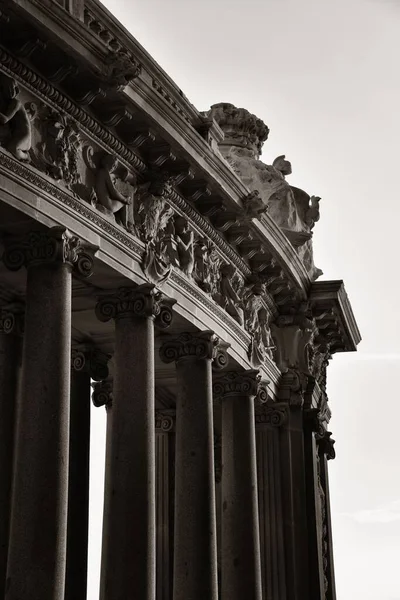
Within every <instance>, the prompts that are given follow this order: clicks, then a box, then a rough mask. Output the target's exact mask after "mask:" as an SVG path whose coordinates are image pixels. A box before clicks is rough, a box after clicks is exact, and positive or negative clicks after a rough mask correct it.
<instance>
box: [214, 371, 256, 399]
mask: <svg viewBox="0 0 400 600" xmlns="http://www.w3.org/2000/svg"><path fill="white" fill-rule="evenodd" d="M267 386H268V381H265V380H262V378H261V374H260V371H259V370H258V369H249V370H248V371H228V372H226V373H224V374H223V375H221V376H220V377H218V378H216V379H215V380H214V382H213V393H214V397H215V398H228V397H232V396H248V397H257V399H258V400H259V402H266V401H267V400H268V387H267Z"/></svg>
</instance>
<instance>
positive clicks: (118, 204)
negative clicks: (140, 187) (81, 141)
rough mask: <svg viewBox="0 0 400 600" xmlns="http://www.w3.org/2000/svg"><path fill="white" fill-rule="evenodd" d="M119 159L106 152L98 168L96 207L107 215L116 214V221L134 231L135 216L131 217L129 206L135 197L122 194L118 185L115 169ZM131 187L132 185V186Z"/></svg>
mask: <svg viewBox="0 0 400 600" xmlns="http://www.w3.org/2000/svg"><path fill="white" fill-rule="evenodd" d="M117 165H118V160H117V158H116V157H115V156H113V155H111V154H105V155H104V156H103V157H102V158H101V160H100V165H99V168H98V169H97V170H96V180H95V192H96V196H97V204H96V207H97V208H98V209H99V210H100V211H101V212H104V213H105V214H107V215H110V216H114V217H115V220H116V222H117V223H118V224H119V225H122V226H123V227H125V228H126V229H128V230H130V231H133V230H134V224H133V216H132V217H131V218H129V216H128V212H130V213H131V214H132V211H127V210H126V209H127V207H129V206H131V205H132V204H133V198H132V197H129V196H128V195H124V194H122V193H121V192H120V191H119V190H118V189H117V185H116V178H115V175H114V171H115V169H116V168H117ZM130 187H131V186H130Z"/></svg>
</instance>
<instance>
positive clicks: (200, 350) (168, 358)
mask: <svg viewBox="0 0 400 600" xmlns="http://www.w3.org/2000/svg"><path fill="white" fill-rule="evenodd" d="M228 347H229V344H227V343H226V342H222V341H221V340H220V339H219V337H218V336H217V335H215V333H214V332H213V331H199V332H197V333H181V334H180V335H178V336H177V337H171V338H170V339H168V340H166V341H165V342H164V343H163V345H162V346H161V348H160V358H161V360H162V361H163V362H165V363H171V362H178V361H181V360H200V359H203V360H207V359H208V360H212V361H213V368H214V369H215V370H220V369H223V368H224V367H226V366H227V364H228V362H229V358H228V354H227V348H228Z"/></svg>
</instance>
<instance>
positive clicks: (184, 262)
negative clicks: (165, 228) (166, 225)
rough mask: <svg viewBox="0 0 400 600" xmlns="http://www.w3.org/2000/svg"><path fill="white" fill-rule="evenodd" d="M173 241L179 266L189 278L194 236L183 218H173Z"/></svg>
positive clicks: (192, 260)
mask: <svg viewBox="0 0 400 600" xmlns="http://www.w3.org/2000/svg"><path fill="white" fill-rule="evenodd" d="M175 239H176V244H177V252H178V257H179V266H180V268H181V269H182V271H183V272H184V273H185V275H187V276H188V277H190V276H191V275H192V273H193V268H194V247H193V246H194V244H193V242H194V234H193V231H191V229H190V227H189V224H188V222H187V220H186V219H185V218H184V217H175Z"/></svg>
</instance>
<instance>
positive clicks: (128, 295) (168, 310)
mask: <svg viewBox="0 0 400 600" xmlns="http://www.w3.org/2000/svg"><path fill="white" fill-rule="evenodd" d="M175 303H176V300H173V299H171V298H166V297H165V296H164V295H163V294H162V293H161V292H160V291H159V290H158V289H157V288H156V287H155V286H154V285H152V284H150V283H144V284H143V285H139V286H136V287H122V288H119V289H118V290H116V291H114V292H111V293H108V294H105V295H102V296H100V297H99V298H98V301H97V305H96V315H97V318H98V319H99V320H100V321H103V322H106V321H109V320H110V319H115V320H118V319H128V318H153V319H154V320H155V324H156V325H157V327H159V328H160V329H166V328H167V327H169V326H170V325H171V322H172V315H173V313H172V307H173V305H174V304H175Z"/></svg>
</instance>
